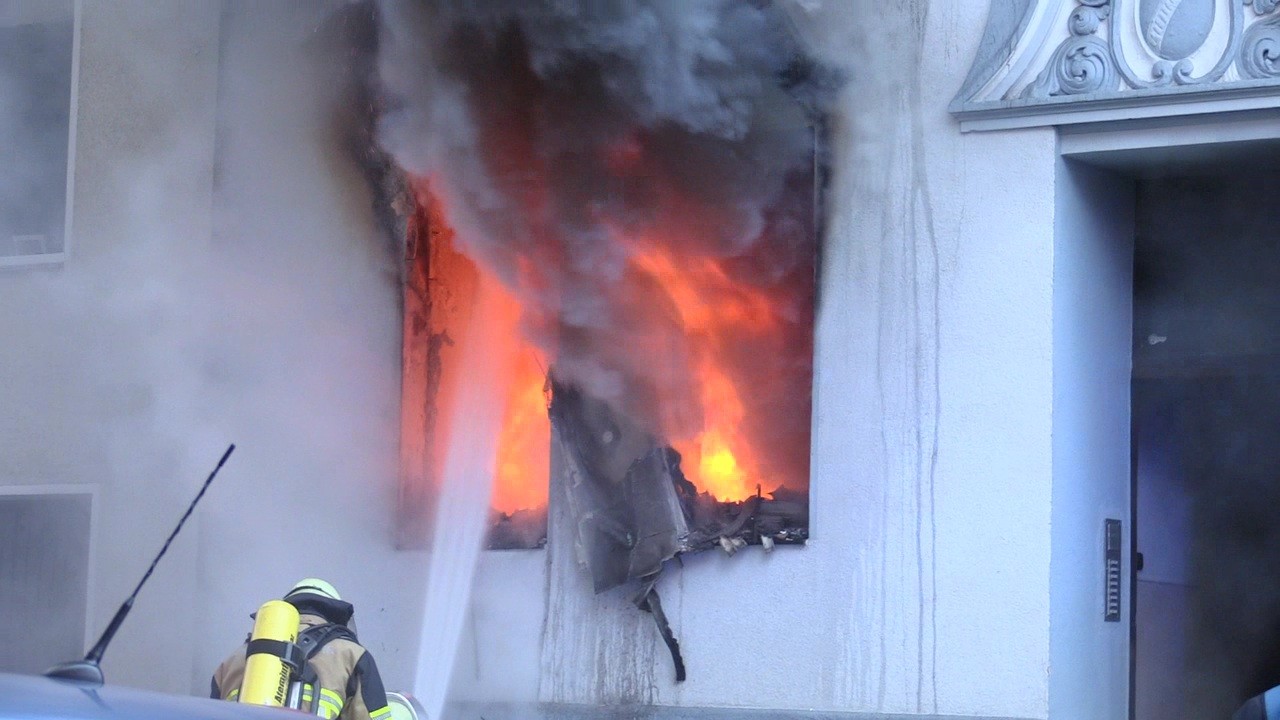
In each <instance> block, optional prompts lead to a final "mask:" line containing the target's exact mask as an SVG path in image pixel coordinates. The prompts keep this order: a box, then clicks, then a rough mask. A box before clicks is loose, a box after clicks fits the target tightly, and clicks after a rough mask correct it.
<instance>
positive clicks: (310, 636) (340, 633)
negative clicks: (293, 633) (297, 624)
mask: <svg viewBox="0 0 1280 720" xmlns="http://www.w3.org/2000/svg"><path fill="white" fill-rule="evenodd" d="M339 638H342V639H345V640H350V641H352V642H356V636H355V633H353V632H351V629H350V628H348V627H347V626H346V625H339V624H337V623H325V624H324V625H313V626H311V627H309V628H307V629H306V630H303V631H302V632H301V633H298V642H297V645H298V648H299V649H300V650H302V654H303V656H304V657H305V658H306V667H305V668H304V669H303V671H302V680H303V682H307V683H311V684H315V681H316V671H315V669H314V668H312V667H311V658H313V657H315V654H316V653H318V652H320V649H321V648H323V647H324V646H325V645H328V644H329V643H330V642H332V641H334V640H337V639H339Z"/></svg>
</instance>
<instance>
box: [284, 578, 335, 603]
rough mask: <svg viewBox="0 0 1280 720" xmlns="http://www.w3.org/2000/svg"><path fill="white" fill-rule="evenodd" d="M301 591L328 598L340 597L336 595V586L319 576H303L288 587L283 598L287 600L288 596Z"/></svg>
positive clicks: (299, 593) (301, 592) (298, 593)
mask: <svg viewBox="0 0 1280 720" xmlns="http://www.w3.org/2000/svg"><path fill="white" fill-rule="evenodd" d="M303 593H307V594H310V595H319V596H321V597H327V598H329V599H330V600H341V599H342V598H341V597H340V596H339V595H338V590H337V588H335V587H334V586H333V585H331V584H330V583H328V582H326V581H324V580H321V579H320V578H303V579H301V580H299V581H298V582H296V583H294V584H293V587H292V588H290V589H289V592H287V593H285V594H284V599H285V600H288V599H289V597H290V596H293V595H301V594H303Z"/></svg>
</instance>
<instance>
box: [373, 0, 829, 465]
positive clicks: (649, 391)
mask: <svg viewBox="0 0 1280 720" xmlns="http://www.w3.org/2000/svg"><path fill="white" fill-rule="evenodd" d="M788 11H790V12H791V13H800V14H801V15H803V11H804V8H803V7H801V6H798V5H791V4H786V3H770V2H758V3H756V2H750V3H748V2H731V1H729V0H646V1H642V0H607V1H604V2H565V1H562V0H542V1H539V2H523V1H517V0H490V1H488V2H448V1H444V0H442V1H439V2H426V3H422V2H409V1H399V0H388V1H387V2H384V3H383V4H382V5H381V16H382V37H381V55H380V60H379V71H380V79H381V83H382V85H383V89H384V90H385V92H386V94H387V97H388V104H387V108H386V112H385V114H384V116H383V118H382V121H381V126H380V132H381V135H380V138H381V142H382V144H383V146H384V147H385V148H387V149H388V150H389V151H390V152H391V153H392V154H393V155H394V157H395V158H396V160H397V162H398V163H399V164H400V165H401V166H402V167H404V168H405V169H406V170H407V171H408V172H410V173H411V174H413V175H415V176H418V177H420V178H425V179H426V181H427V183H428V184H429V188H430V192H431V193H432V194H434V195H435V196H437V197H438V198H440V199H441V200H442V201H443V203H444V206H445V207H446V209H447V213H448V215H449V219H450V222H451V224H452V225H453V227H454V229H455V230H456V231H457V240H458V243H459V245H460V247H461V249H462V250H463V251H464V252H465V253H467V254H468V255H470V256H471V257H473V258H474V259H476V260H477V261H478V262H480V263H481V264H482V265H483V266H484V267H485V268H487V269H488V270H489V271H490V272H492V273H495V274H496V275H497V276H498V277H499V278H500V279H501V280H502V281H503V282H504V283H505V284H506V285H508V287H510V288H512V289H513V291H515V292H516V293H517V295H518V296H519V298H520V300H521V302H522V303H523V305H524V308H525V319H524V320H525V331H526V333H528V335H529V336H530V337H531V338H532V339H533V340H534V341H536V342H537V343H538V344H539V345H541V346H542V347H543V348H544V349H547V350H548V351H549V354H551V355H552V356H553V357H555V359H556V360H555V362H556V368H557V372H558V373H559V374H560V375H561V376H562V377H563V378H564V379H566V380H569V381H571V382H574V383H577V384H580V385H582V386H584V387H585V388H586V389H588V390H589V391H590V392H591V393H592V394H594V395H596V396H598V397H601V398H603V399H605V400H608V401H610V402H611V403H613V404H614V405H615V406H616V407H618V408H620V409H621V410H623V411H624V412H626V413H628V414H630V415H631V416H632V417H633V418H634V419H636V420H638V421H640V422H641V423H643V424H645V425H646V426H647V427H649V428H650V429H653V430H666V431H667V432H668V435H671V434H673V433H675V434H679V433H682V432H686V431H688V430H690V429H691V428H694V427H696V426H697V425H698V424H699V423H700V422H701V418H700V417H698V416H697V412H696V411H695V410H694V409H693V408H691V406H692V404H693V403H694V402H695V401H696V392H695V390H694V386H693V382H692V377H691V374H692V366H693V365H694V363H695V362H696V360H695V355H696V353H695V351H694V350H693V349H692V348H691V347H689V345H688V343H687V341H686V339H685V330H686V328H685V324H684V321H683V320H682V318H681V316H680V313H679V308H677V307H676V306H675V305H674V304H673V303H672V301H671V300H670V299H669V298H667V297H665V296H664V295H663V294H662V293H659V292H654V286H653V282H654V280H653V277H652V275H647V274H646V273H644V272H640V271H639V270H638V267H637V258H639V257H648V258H653V257H655V256H659V257H661V258H663V259H664V260H665V261H668V262H669V263H670V265H672V266H674V267H676V268H698V267H704V266H703V265H700V264H699V263H702V262H704V261H708V260H710V261H712V262H714V263H716V267H717V268H719V271H721V272H723V273H724V275H725V279H726V282H725V287H724V288H719V289H717V290H716V292H719V293H721V294H722V298H721V299H724V297H723V296H729V299H730V300H733V299H738V300H742V299H745V298H752V297H763V298H767V300H768V305H769V308H770V309H769V314H768V315H767V316H762V317H759V318H758V321H759V322H760V323H761V324H773V325H776V326H780V327H781V328H783V329H782V330H781V331H780V332H778V333H776V335H775V337H774V339H773V340H772V341H771V342H772V343H773V344H772V345H771V344H770V341H766V340H763V339H761V338H759V337H753V336H751V333H750V332H749V331H748V332H744V333H739V334H738V335H737V336H736V337H733V338H730V339H727V340H724V341H723V342H724V343H725V344H728V345H730V346H731V347H728V348H726V349H725V353H724V354H725V357H727V358H729V361H728V362H729V365H730V370H731V371H732V372H734V373H735V374H736V377H735V380H737V381H739V382H744V383H745V384H747V385H751V386H756V387H760V388H761V390H760V393H759V397H758V398H755V399H753V400H750V401H749V402H750V403H754V405H752V406H751V407H749V408H748V409H749V412H748V414H747V415H748V417H749V418H750V417H753V416H757V417H758V416H765V415H767V416H771V417H772V418H773V420H772V422H774V423H775V424H776V425H777V426H780V427H781V428H783V429H782V430H780V431H778V432H780V433H781V434H787V433H791V434H795V433H796V432H801V431H804V432H807V428H808V422H809V414H808V409H809V408H808V404H807V400H806V401H804V402H797V401H796V398H797V397H804V398H807V397H808V395H809V374H808V373H809V368H810V363H811V348H812V337H811V336H812V303H813V277H812V267H813V260H814V254H815V253H816V247H815V244H814V239H813V236H814V227H813V225H814V219H813V215H814V208H813V204H812V193H813V185H812V183H813V177H812V170H813V163H814V142H815V129H814V128H815V121H816V119H817V118H818V117H819V116H820V115H821V112H822V111H823V110H824V109H825V103H827V101H828V100H829V98H830V95H831V92H832V90H833V89H834V88H835V87H836V85H837V82H836V76H835V74H834V73H833V72H831V71H829V70H827V69H825V68H823V67H821V66H819V65H818V64H816V63H814V62H813V61H812V60H810V59H809V56H808V54H807V52H806V48H805V47H803V46H802V45H801V43H800V40H799V39H798V37H797V35H796V33H795V28H796V25H795V24H794V23H793V22H792V20H791V18H792V15H790V14H788ZM704 289H705V288H704ZM767 379H772V380H773V381H774V382H775V383H776V384H775V385H774V386H773V387H774V388H775V391H773V392H770V391H769V390H768V389H766V388H767V387H769V385H768V383H767V382H766V380H767ZM763 435H764V436H765V437H769V432H768V431H765V432H764V433H763ZM780 445H781V443H780ZM803 445H804V446H805V447H804V448H803V450H804V455H805V458H806V459H807V452H808V448H807V443H803ZM786 463H789V464H790V466H791V468H793V469H794V468H795V467H796V466H797V464H800V463H803V461H802V460H800V459H796V458H792V459H788V460H786V461H784V464H786ZM805 474H807V473H805Z"/></svg>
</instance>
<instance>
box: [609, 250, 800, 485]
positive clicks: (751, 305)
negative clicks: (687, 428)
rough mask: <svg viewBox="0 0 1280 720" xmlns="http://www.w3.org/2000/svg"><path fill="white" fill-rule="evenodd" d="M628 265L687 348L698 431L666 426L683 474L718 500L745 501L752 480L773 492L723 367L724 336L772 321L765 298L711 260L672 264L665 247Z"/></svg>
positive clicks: (757, 330)
mask: <svg viewBox="0 0 1280 720" xmlns="http://www.w3.org/2000/svg"><path fill="white" fill-rule="evenodd" d="M632 264H633V265H634V266H635V267H636V268H638V269H639V270H640V271H642V272H644V273H646V274H648V275H649V276H650V277H652V278H653V279H654V280H656V281H657V283H658V284H659V285H660V286H661V288H662V289H663V291H664V292H665V293H666V294H667V296H668V297H669V298H670V299H671V301H672V303H673V304H674V305H675V308H676V312H677V313H678V314H679V316H680V321H681V323H682V324H683V325H684V329H685V332H686V334H687V339H688V341H689V343H690V346H691V347H692V350H693V354H694V363H695V367H694V371H695V373H696V375H697V378H696V379H697V382H698V386H699V388H698V390H699V392H698V395H699V397H698V401H699V404H700V406H701V407H700V408H699V409H700V410H701V416H702V417H701V421H702V422H701V428H700V431H699V432H697V434H695V435H692V436H690V435H689V434H688V433H686V432H680V431H679V430H677V429H675V428H667V430H668V440H669V441H670V442H671V445H672V446H673V447H675V449H676V450H677V451H678V452H679V453H680V455H681V457H682V458H683V462H682V464H681V465H682V469H683V470H684V473H685V475H686V476H687V477H688V478H689V480H690V481H691V482H692V483H693V484H694V485H696V486H697V487H698V488H699V489H701V490H703V491H705V492H708V493H710V494H711V495H713V496H715V497H716V498H718V499H720V500H745V499H746V498H748V497H751V496H752V495H755V494H756V488H757V485H763V486H767V487H768V488H769V489H773V487H774V486H776V484H777V483H776V482H773V481H772V479H770V478H764V477H761V474H760V470H761V469H760V465H759V463H757V462H756V459H755V456H754V454H753V452H752V447H751V444H750V443H749V442H748V440H747V438H746V437H744V436H743V433H742V424H743V421H744V420H745V417H746V411H745V409H744V406H743V402H742V390H743V389H740V388H739V387H738V383H737V382H735V381H734V380H733V379H732V378H731V377H730V375H729V374H728V373H727V372H726V371H725V369H724V368H723V367H722V364H721V355H722V352H723V346H724V339H725V338H726V337H728V336H729V335H730V334H744V333H745V334H751V333H760V332H765V331H767V330H768V328H769V327H770V326H771V325H772V324H773V321H774V318H773V314H772V310H771V306H770V303H769V300H768V298H766V297H764V296H762V295H759V294H756V293H752V292H750V291H748V290H746V289H744V288H743V287H741V286H740V285H737V284H735V283H734V282H733V280H732V279H731V278H730V277H729V276H728V274H727V273H725V272H724V270H723V268H721V267H720V265H718V264H717V263H716V261H715V260H712V259H710V258H692V259H681V260H680V262H677V261H676V259H675V258H674V257H672V256H671V255H670V254H668V253H666V252H664V251H661V250H647V251H645V252H643V253H642V254H639V255H636V256H635V257H633V258H632Z"/></svg>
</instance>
